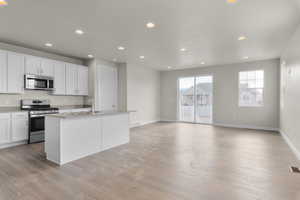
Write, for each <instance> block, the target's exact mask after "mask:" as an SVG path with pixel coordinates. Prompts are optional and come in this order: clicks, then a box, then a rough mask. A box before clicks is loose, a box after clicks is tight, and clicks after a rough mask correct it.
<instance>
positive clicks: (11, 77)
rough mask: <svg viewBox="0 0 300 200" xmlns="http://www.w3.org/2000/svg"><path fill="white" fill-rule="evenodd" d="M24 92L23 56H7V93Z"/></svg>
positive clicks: (13, 54)
mask: <svg viewBox="0 0 300 200" xmlns="http://www.w3.org/2000/svg"><path fill="white" fill-rule="evenodd" d="M23 92H24V55H22V54H18V53H14V52H8V54H7V93H16V94H18V93H23Z"/></svg>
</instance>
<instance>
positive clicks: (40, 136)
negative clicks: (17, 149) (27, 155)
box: [21, 99, 58, 144]
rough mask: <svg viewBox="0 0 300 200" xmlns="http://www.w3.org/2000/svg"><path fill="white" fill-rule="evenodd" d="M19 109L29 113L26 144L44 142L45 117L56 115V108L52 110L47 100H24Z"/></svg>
mask: <svg viewBox="0 0 300 200" xmlns="http://www.w3.org/2000/svg"><path fill="white" fill-rule="evenodd" d="M21 109H22V110H28V111H29V118H28V119H29V130H28V144H31V143H38V142H44V140H45V116H46V115H50V114H56V113H58V108H52V107H51V106H50V101H49V100H37V99H24V100H21Z"/></svg>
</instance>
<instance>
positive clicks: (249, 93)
mask: <svg viewBox="0 0 300 200" xmlns="http://www.w3.org/2000/svg"><path fill="white" fill-rule="evenodd" d="M263 96H264V71H263V70H257V71H242V72H240V73H239V106H241V107H247V106H263V98H264V97H263Z"/></svg>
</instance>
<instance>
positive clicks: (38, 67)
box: [25, 55, 53, 76]
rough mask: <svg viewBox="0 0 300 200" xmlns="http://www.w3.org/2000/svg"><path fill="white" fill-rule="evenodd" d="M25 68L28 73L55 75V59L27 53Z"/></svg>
mask: <svg viewBox="0 0 300 200" xmlns="http://www.w3.org/2000/svg"><path fill="white" fill-rule="evenodd" d="M25 69H26V70H25V71H26V74H33V75H39V76H53V60H50V59H44V58H40V57H36V56H28V55H27V56H26V57H25Z"/></svg>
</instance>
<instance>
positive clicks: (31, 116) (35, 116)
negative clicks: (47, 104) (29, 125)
mask: <svg viewBox="0 0 300 200" xmlns="http://www.w3.org/2000/svg"><path fill="white" fill-rule="evenodd" d="M38 117H45V115H30V118H38Z"/></svg>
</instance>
